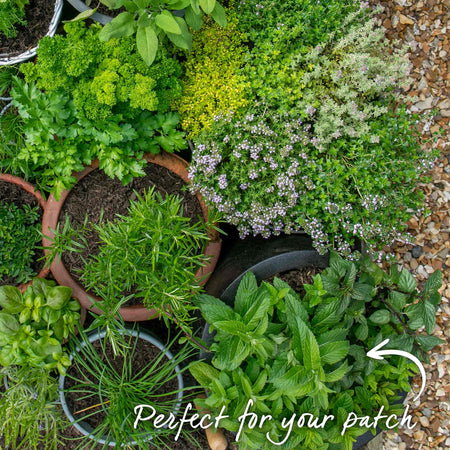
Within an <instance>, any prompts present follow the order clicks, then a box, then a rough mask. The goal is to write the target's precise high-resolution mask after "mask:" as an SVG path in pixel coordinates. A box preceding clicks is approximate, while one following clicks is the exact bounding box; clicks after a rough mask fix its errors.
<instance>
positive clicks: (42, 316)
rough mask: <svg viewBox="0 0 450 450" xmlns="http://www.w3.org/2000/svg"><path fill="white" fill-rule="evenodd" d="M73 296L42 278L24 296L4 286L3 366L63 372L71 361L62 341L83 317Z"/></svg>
mask: <svg viewBox="0 0 450 450" xmlns="http://www.w3.org/2000/svg"><path fill="white" fill-rule="evenodd" d="M71 296H72V289H70V288H68V287H63V286H55V282H54V281H49V280H44V279H42V278H34V279H33V284H32V285H31V286H28V287H27V289H26V290H25V292H24V294H23V295H22V294H21V292H20V291H19V289H17V288H16V287H14V286H1V287H0V306H1V307H2V310H1V311H0V364H1V365H2V366H3V367H8V366H10V365H19V366H22V367H39V368H43V369H45V370H47V371H50V370H53V369H58V371H59V373H64V372H65V368H66V367H68V366H70V360H69V357H68V356H67V354H66V353H65V352H64V350H63V348H62V341H63V339H65V338H67V337H68V336H69V333H73V331H74V330H75V327H76V325H77V323H78V320H79V318H80V314H79V313H78V310H79V309H80V305H79V303H78V302H77V301H76V300H71Z"/></svg>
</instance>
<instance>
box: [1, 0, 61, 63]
mask: <svg viewBox="0 0 450 450" xmlns="http://www.w3.org/2000/svg"><path fill="white" fill-rule="evenodd" d="M62 9H63V0H55V9H54V13H53V17H52V20H51V22H50V24H49V26H48V33H47V34H46V36H54V35H55V33H56V28H57V27H58V24H59V21H60V19H61V13H62ZM38 46H39V44H38V43H36V44H35V45H34V46H33V47H32V48H29V49H27V50H26V51H25V52H23V53H21V54H20V55H17V56H8V55H0V66H9V65H12V64H19V63H21V62H24V61H27V60H28V59H31V58H33V57H35V56H36V51H37V48H38Z"/></svg>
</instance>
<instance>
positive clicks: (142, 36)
mask: <svg viewBox="0 0 450 450" xmlns="http://www.w3.org/2000/svg"><path fill="white" fill-rule="evenodd" d="M100 1H101V3H103V4H104V5H106V6H108V8H110V9H112V10H115V9H119V8H122V7H124V8H125V9H126V11H125V12H122V13H120V14H119V15H118V16H117V17H115V18H114V19H113V20H112V21H111V22H109V23H107V24H106V25H105V26H104V27H103V29H102V31H101V32H100V35H99V38H100V40H101V41H109V40H110V39H112V38H122V37H126V36H133V35H136V46H137V49H138V51H139V54H140V55H141V56H142V59H143V60H144V61H145V62H146V64H148V65H151V64H152V63H153V61H154V60H155V58H156V55H157V53H158V50H159V47H160V46H161V44H162V43H163V42H164V37H165V36H166V37H167V38H168V39H169V40H170V41H171V42H172V43H173V44H174V45H176V46H177V47H180V48H183V49H185V50H190V49H191V45H192V36H191V33H190V31H189V27H191V28H192V29H194V30H199V29H200V28H201V26H202V23H203V19H202V17H203V13H205V14H210V15H211V17H212V18H213V19H214V20H215V21H216V22H217V23H218V24H219V25H221V26H226V24H227V21H226V16H225V10H224V9H223V7H222V6H221V5H220V4H219V2H217V1H216V0H165V1H162V0H131V1H125V0H100ZM184 8H186V12H185V15H184V17H178V16H176V15H175V14H173V12H172V11H173V10H180V9H184ZM188 26H189V27H188Z"/></svg>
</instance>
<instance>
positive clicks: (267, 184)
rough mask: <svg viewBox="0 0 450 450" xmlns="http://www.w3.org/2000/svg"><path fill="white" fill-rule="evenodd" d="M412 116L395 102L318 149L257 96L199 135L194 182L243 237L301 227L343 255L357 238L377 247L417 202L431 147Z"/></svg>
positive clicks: (398, 231)
mask: <svg viewBox="0 0 450 450" xmlns="http://www.w3.org/2000/svg"><path fill="white" fill-rule="evenodd" d="M417 119H418V118H417V117H416V116H410V115H409V114H408V113H407V112H406V111H405V109H404V108H400V109H398V110H397V111H396V112H392V113H389V114H383V115H382V116H380V117H377V118H376V119H374V120H372V121H371V123H370V132H369V133H368V134H367V135H363V136H360V137H358V138H348V137H347V138H343V137H342V138H338V139H336V140H334V141H333V142H331V143H330V144H328V145H327V151H321V150H320V149H319V148H318V147H317V146H315V145H314V142H315V139H316V138H315V136H314V134H312V133H311V127H310V124H308V123H304V122H303V119H302V117H301V116H300V115H298V116H297V117H295V116H294V117H292V118H287V117H285V116H284V115H280V114H272V113H271V114H269V113H265V107H264V105H259V106H257V107H255V108H254V109H253V110H252V111H251V112H250V111H249V112H248V114H247V115H246V116H245V117H244V118H243V119H241V120H237V121H234V120H233V119H231V118H229V119H225V120H222V121H220V122H218V123H217V124H216V126H215V129H214V132H211V133H210V135H209V136H202V137H201V138H199V139H198V140H197V143H196V146H195V149H194V152H193V162H192V164H191V166H190V169H189V170H190V178H191V180H192V185H191V186H192V189H195V190H198V191H199V192H200V193H201V195H202V196H203V198H204V199H205V200H206V201H207V202H208V203H209V204H211V205H213V206H214V207H215V208H217V209H218V210H219V211H221V212H223V214H224V217H225V220H227V221H228V222H230V223H232V224H235V225H237V227H238V229H239V231H240V234H241V236H242V237H245V236H246V235H248V234H250V233H252V234H255V235H257V234H261V235H263V236H269V235H270V234H275V235H277V234H279V233H280V232H283V231H284V232H288V233H289V232H291V231H296V230H298V229H304V230H305V231H306V232H308V234H310V235H311V237H312V239H313V242H314V246H315V247H316V249H317V250H318V251H319V252H321V253H324V252H325V251H326V250H327V249H329V248H334V249H336V250H338V251H339V252H340V253H342V254H348V253H349V252H350V246H351V245H353V244H354V242H355V238H359V239H361V240H362V241H364V242H366V243H367V244H368V245H370V246H373V247H378V248H379V247H381V246H382V245H383V244H385V243H391V242H392V240H393V239H395V238H397V237H404V238H406V239H407V238H408V236H407V235H405V233H402V230H404V229H405V228H406V226H405V225H404V222H406V221H407V220H408V218H409V217H410V215H411V211H418V210H420V209H421V208H422V199H423V195H422V194H421V193H420V192H418V191H416V190H415V187H416V185H417V182H418V180H419V179H420V177H421V175H422V174H423V172H424V171H425V170H427V169H428V168H429V167H431V165H432V161H433V160H434V158H435V156H436V154H435V153H431V154H427V153H426V152H425V151H424V150H422V149H421V147H420V145H419V143H418V140H417V134H416V132H415V128H414V122H415V120H417ZM374 136H376V137H377V138H376V139H374Z"/></svg>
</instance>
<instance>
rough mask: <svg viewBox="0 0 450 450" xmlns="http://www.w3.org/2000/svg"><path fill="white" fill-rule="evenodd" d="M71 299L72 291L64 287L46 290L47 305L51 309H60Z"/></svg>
mask: <svg viewBox="0 0 450 450" xmlns="http://www.w3.org/2000/svg"><path fill="white" fill-rule="evenodd" d="M71 297H72V289H71V288H69V287H66V286H54V287H51V288H49V289H48V290H47V298H46V300H47V303H46V306H50V308H52V309H62V308H63V307H64V306H65V305H66V303H68V302H69V300H70V299H71Z"/></svg>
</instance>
